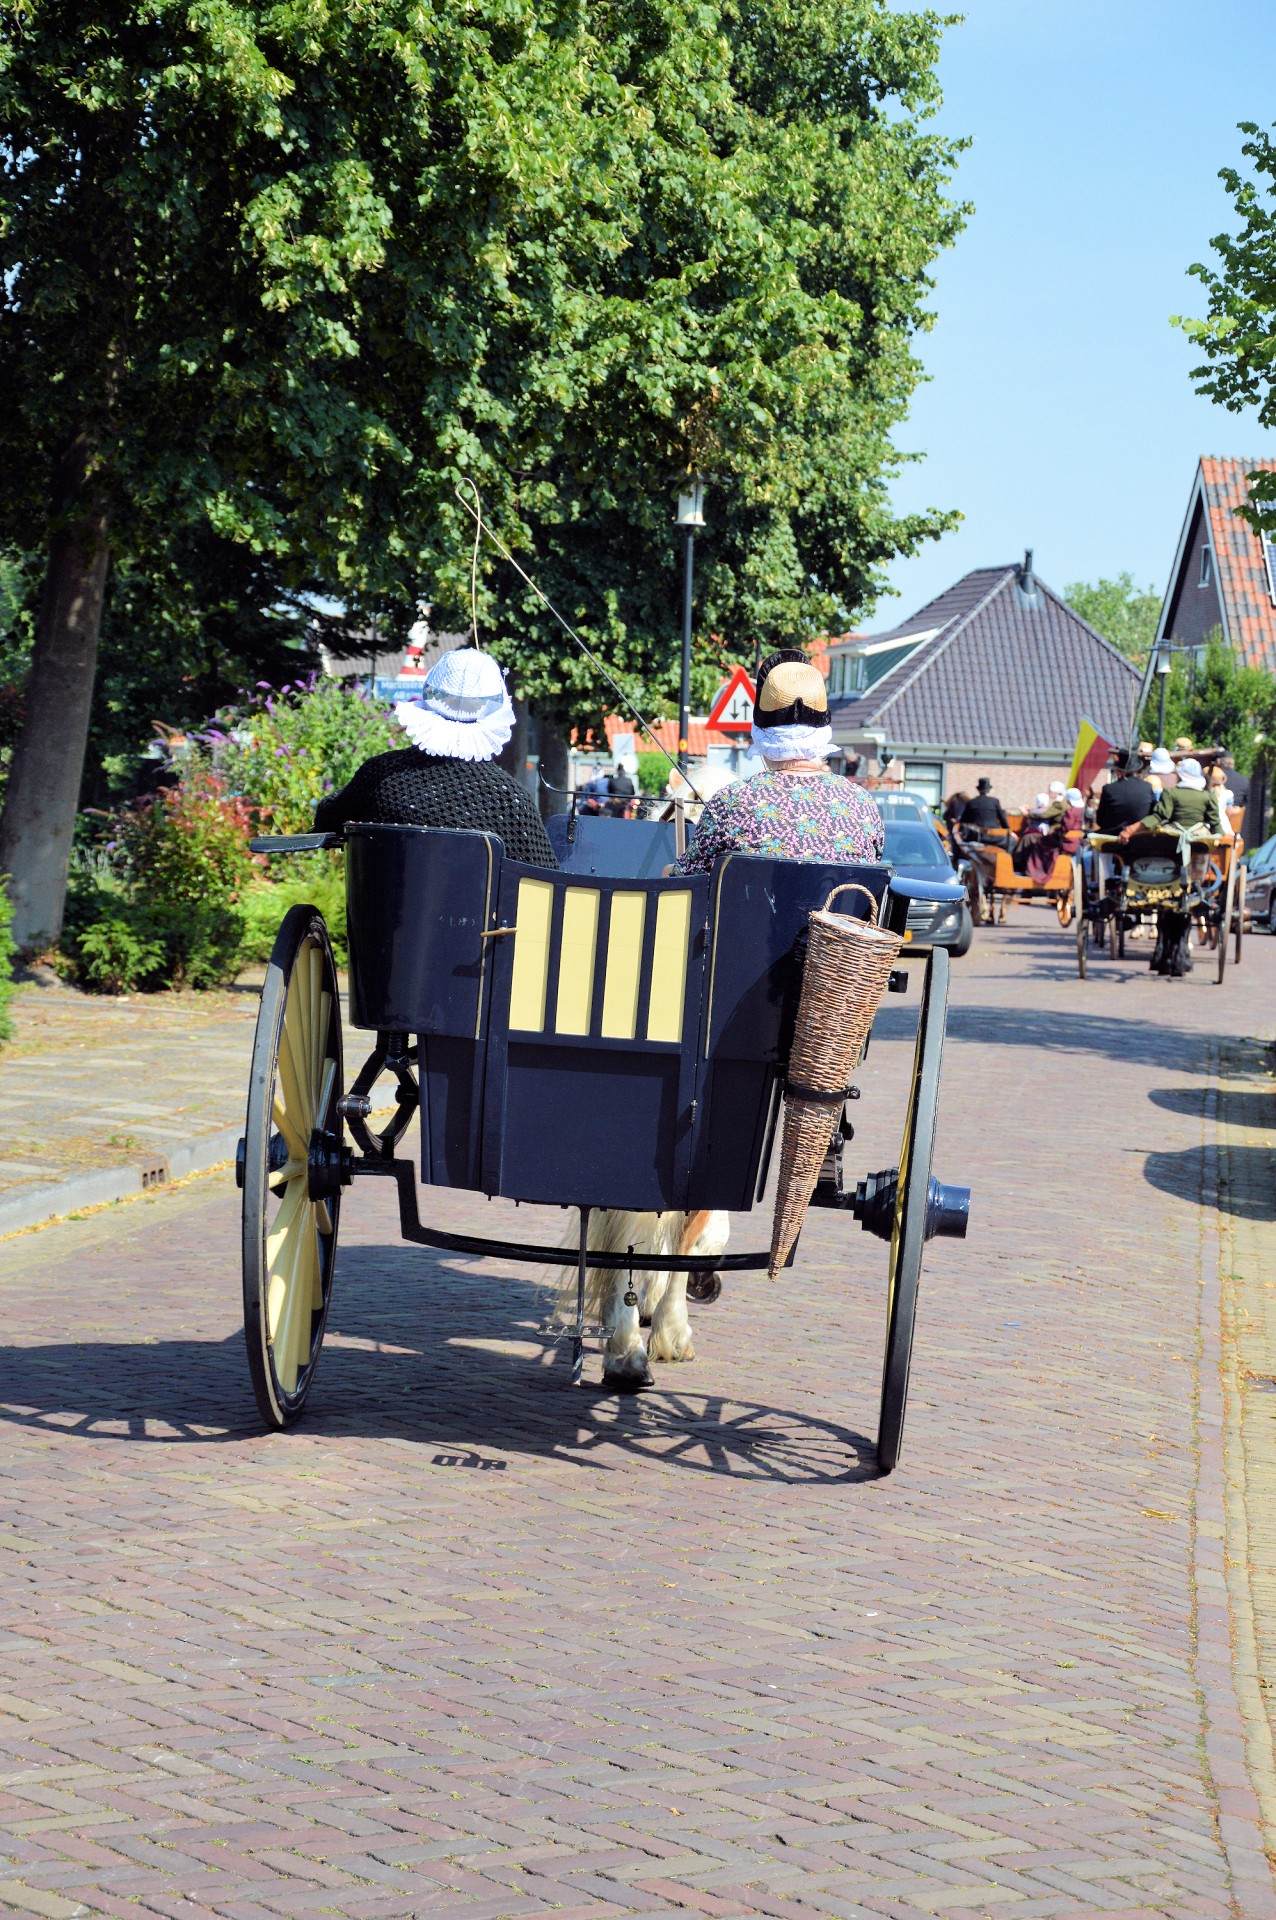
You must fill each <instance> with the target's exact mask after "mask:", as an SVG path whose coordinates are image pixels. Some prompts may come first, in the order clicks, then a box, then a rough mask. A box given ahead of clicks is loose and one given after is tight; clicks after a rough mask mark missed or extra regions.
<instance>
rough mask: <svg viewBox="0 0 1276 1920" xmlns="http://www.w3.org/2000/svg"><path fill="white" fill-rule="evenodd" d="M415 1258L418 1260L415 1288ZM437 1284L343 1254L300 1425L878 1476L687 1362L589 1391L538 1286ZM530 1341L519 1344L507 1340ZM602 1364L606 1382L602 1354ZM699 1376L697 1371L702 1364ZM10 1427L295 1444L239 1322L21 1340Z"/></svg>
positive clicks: (846, 1438) (858, 1439)
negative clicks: (277, 1430) (153, 1334)
mask: <svg viewBox="0 0 1276 1920" xmlns="http://www.w3.org/2000/svg"><path fill="white" fill-rule="evenodd" d="M407 1258H411V1259H412V1261H413V1264H414V1266H415V1268H416V1272H415V1274H414V1275H413V1277H412V1279H411V1280H410V1281H407V1280H405V1269H406V1266H407ZM431 1279H432V1280H433V1281H434V1282H435V1283H436V1284H435V1285H433V1286H429V1285H427V1286H425V1287H423V1286H422V1285H421V1284H420V1280H421V1270H420V1255H419V1253H415V1252H414V1253H413V1254H412V1255H410V1256H406V1257H405V1250H404V1249H400V1248H393V1249H387V1248H384V1247H377V1248H373V1247H366V1246H358V1245H356V1246H354V1247H352V1248H350V1249H349V1250H348V1252H347V1251H345V1250H343V1254H342V1258H341V1261H340V1264H339V1268H338V1290H337V1293H336V1295H335V1297H334V1302H333V1307H332V1312H331V1316H330V1320H329V1341H328V1345H327V1347H326V1348H325V1351H324V1354H323V1357H322V1361H321V1364H320V1368H319V1372H318V1376H317V1378H316V1382H315V1386H314V1390H313V1393H312V1396H311V1398H310V1401H309V1403H308V1405H307V1408H306V1412H305V1415H304V1416H303V1419H302V1422H301V1425H300V1428H299V1429H298V1431H299V1432H301V1433H304V1434H305V1435H306V1436H309V1437H311V1438H315V1439H329V1440H331V1439H372V1438H375V1437H377V1436H389V1437H392V1438H394V1439H397V1440H403V1441H409V1442H413V1443H417V1444H419V1445H420V1446H421V1448H422V1450H423V1453H424V1454H425V1456H426V1457H425V1459H424V1462H423V1464H425V1465H448V1466H457V1465H460V1466H464V1465H471V1464H473V1465H478V1464H480V1463H481V1459H486V1460H489V1461H490V1460H492V1459H497V1460H500V1459H504V1460H507V1461H513V1460H516V1459H519V1458H521V1459H524V1460H527V1459H539V1460H542V1461H550V1460H552V1461H554V1462H556V1463H563V1464H567V1465H574V1466H577V1467H582V1468H587V1469H592V1470H594V1471H610V1470H614V1469H617V1468H621V1467H623V1465H624V1460H625V1456H630V1457H637V1458H640V1459H642V1460H643V1461H645V1462H648V1463H650V1464H651V1465H652V1466H653V1467H654V1468H655V1469H656V1470H659V1469H660V1468H662V1467H663V1468H665V1469H667V1470H677V1471H691V1472H699V1473H708V1474H715V1475H721V1476H723V1477H725V1478H728V1479H731V1480H734V1481H758V1482H762V1483H767V1484H780V1485H818V1484H831V1483H836V1482H846V1481H856V1480H872V1479H875V1478H876V1477H877V1465H876V1455H875V1450H874V1446H873V1443H872V1442H871V1441H870V1440H869V1439H867V1438H866V1437H865V1436H864V1435H863V1434H860V1433H857V1432H855V1431H854V1430H852V1429H851V1428H849V1427H845V1426H842V1425H841V1424H839V1423H838V1422H837V1421H836V1420H830V1419H826V1418H822V1417H820V1416H819V1415H818V1414H815V1413H807V1412H805V1411H801V1412H799V1411H795V1410H794V1409H793V1408H791V1407H783V1406H778V1405H775V1404H771V1403H765V1402H759V1401H753V1400H749V1399H747V1398H737V1397H735V1396H734V1395H733V1396H730V1397H726V1396H723V1395H722V1394H720V1393H712V1392H706V1391H705V1390H704V1389H703V1388H697V1385H696V1383H695V1380H694V1377H690V1378H686V1379H684V1378H681V1377H679V1378H677V1379H676V1380H674V1381H671V1382H668V1384H666V1382H667V1381H668V1374H669V1372H670V1371H674V1372H676V1373H677V1374H678V1375H679V1376H681V1375H683V1373H684V1369H682V1368H678V1369H675V1370H670V1369H665V1368H661V1369H659V1370H658V1373H657V1379H658V1385H657V1388H656V1389H655V1390H654V1391H651V1392H648V1393H644V1394H641V1395H629V1396H623V1397H622V1396H616V1395H613V1394H610V1393H603V1392H601V1391H600V1390H599V1389H598V1388H596V1387H595V1388H591V1387H588V1386H587V1387H585V1388H583V1389H580V1390H575V1391H574V1390H573V1389H572V1388H570V1387H569V1386H568V1384H567V1364H568V1362H567V1349H566V1347H565V1345H559V1346H558V1347H557V1350H556V1351H551V1350H547V1348H546V1345H545V1343H544V1342H542V1341H541V1340H540V1339H539V1338H538V1337H537V1334H536V1332H535V1328H536V1326H537V1325H538V1323H539V1321H540V1319H541V1318H542V1312H543V1306H544V1295H543V1294H541V1293H540V1292H539V1291H538V1290H537V1289H536V1288H535V1287H533V1286H531V1285H529V1284H528V1283H527V1282H526V1281H525V1280H521V1281H520V1280H515V1281H499V1282H496V1283H495V1284H494V1283H493V1280H492V1278H491V1275H490V1274H489V1273H484V1272H483V1271H481V1270H480V1269H478V1268H477V1267H474V1268H461V1269H459V1270H458V1268H457V1266H455V1265H449V1266H448V1267H447V1268H446V1269H441V1268H436V1270H435V1272H434V1273H433V1274H432V1275H431ZM515 1343H517V1344H518V1345H519V1346H520V1347H521V1349H522V1350H521V1351H510V1350H509V1349H510V1347H511V1345H513V1344H515ZM537 1349H539V1351H537ZM589 1371H592V1372H593V1373H594V1375H595V1376H596V1375H597V1371H598V1358H597V1355H596V1354H594V1355H591V1356H590V1358H589V1361H588V1362H587V1373H588V1372H589ZM686 1371H687V1372H689V1373H690V1374H691V1375H692V1376H694V1373H695V1365H694V1363H693V1365H692V1367H691V1368H690V1369H689V1370H686ZM742 1384H743V1383H742ZM0 1421H3V1422H6V1423H8V1424H11V1425H16V1426H25V1427H35V1428H39V1429H42V1430H43V1431H45V1432H47V1433H52V1434H57V1435H58V1436H60V1437H65V1438H67V1439H81V1440H93V1441H98V1442H108V1443H109V1442H124V1443H139V1442H140V1443H144V1444H149V1445H166V1444H168V1445H171V1444H183V1443H185V1444H203V1445H216V1444H219V1443H221V1444H224V1443H227V1442H232V1441H233V1442H239V1443H244V1442H254V1441H255V1442H257V1443H259V1444H267V1445H275V1444H282V1445H286V1444H287V1439H286V1438H283V1439H278V1438H276V1437H274V1436H263V1433H262V1428H261V1425H260V1422H259V1420H258V1418H257V1414H256V1409H255V1408H254V1406H253V1403H252V1399H251V1395H250V1391H249V1388H248V1379H247V1366H246V1362H245V1358H244V1346H243V1339H242V1336H241V1335H239V1334H238V1333H235V1334H232V1335H231V1336H229V1337H227V1338H224V1339H221V1340H216V1339H208V1340H199V1339H173V1340H164V1339H160V1340H157V1341H154V1342H150V1343H145V1344H143V1343H141V1342H138V1343H137V1344H131V1343H129V1342H128V1341H125V1340H119V1341H103V1342H100V1343H90V1342H84V1341H78V1342H72V1343H66V1344H58V1345H48V1346H31V1347H16V1348H15V1347H10V1348H7V1349H5V1350H3V1351H0ZM435 1450H437V1451H438V1453H439V1454H440V1455H441V1456H443V1457H440V1458H435V1457H434V1452H435Z"/></svg>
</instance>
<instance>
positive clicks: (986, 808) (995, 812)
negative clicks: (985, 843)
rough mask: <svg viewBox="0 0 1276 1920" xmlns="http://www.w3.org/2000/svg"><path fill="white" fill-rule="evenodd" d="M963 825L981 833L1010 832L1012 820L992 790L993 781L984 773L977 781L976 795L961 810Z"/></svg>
mask: <svg viewBox="0 0 1276 1920" xmlns="http://www.w3.org/2000/svg"><path fill="white" fill-rule="evenodd" d="M961 824H962V826H963V827H975V828H977V829H978V830H979V832H980V833H999V832H1000V833H1006V834H1008V833H1009V832H1010V822H1009V820H1007V818H1006V815H1005V811H1004V809H1003V807H1002V804H1001V802H1000V800H999V799H998V798H997V796H996V794H995V793H994V792H993V790H992V781H991V780H990V779H989V778H988V776H987V774H983V775H981V776H980V778H979V779H978V780H977V781H976V782H975V797H974V799H973V800H967V802H966V804H965V806H964V807H963V808H962V810H961Z"/></svg>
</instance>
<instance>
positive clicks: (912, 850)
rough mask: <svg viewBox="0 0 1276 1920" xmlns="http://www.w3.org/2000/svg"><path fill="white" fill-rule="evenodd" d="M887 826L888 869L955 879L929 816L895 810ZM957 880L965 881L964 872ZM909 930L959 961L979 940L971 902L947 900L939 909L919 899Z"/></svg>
mask: <svg viewBox="0 0 1276 1920" xmlns="http://www.w3.org/2000/svg"><path fill="white" fill-rule="evenodd" d="M883 825H884V827H885V830H886V843H885V846H884V848H883V850H882V858H883V860H885V862H886V864H887V866H889V867H893V868H894V869H895V871H896V872H897V873H904V874H907V875H908V877H909V879H910V880H951V879H952V878H953V863H952V861H951V860H950V859H949V858H948V854H947V852H946V850H945V847H944V843H943V841H942V840H941V839H940V837H939V835H938V833H936V831H935V827H934V823H933V821H932V820H931V819H930V817H929V815H928V816H927V817H926V818H925V819H922V820H919V819H912V818H910V817H909V816H908V815H907V814H906V813H904V812H903V811H902V810H901V812H900V813H899V814H896V813H895V812H894V810H893V809H892V811H891V813H889V814H887V815H885V816H884V818H883ZM957 877H958V878H959V879H961V878H963V876H962V874H961V873H960V872H958V875H957ZM908 931H909V932H910V933H911V934H912V936H913V939H914V940H915V941H916V942H917V943H918V944H919V945H924V946H929V947H947V948H948V951H949V952H950V953H951V954H952V955H953V956H954V958H959V957H960V956H961V955H962V954H963V953H969V951H970V943H971V941H972V940H973V939H974V937H975V923H974V921H973V919H972V918H971V913H970V903H969V901H968V900H958V901H944V902H942V903H941V904H940V905H938V906H936V905H934V904H933V903H932V902H931V901H929V900H915V901H913V902H912V904H911V905H910V906H909V909H908Z"/></svg>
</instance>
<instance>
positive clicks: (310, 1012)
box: [306, 947, 328, 1113]
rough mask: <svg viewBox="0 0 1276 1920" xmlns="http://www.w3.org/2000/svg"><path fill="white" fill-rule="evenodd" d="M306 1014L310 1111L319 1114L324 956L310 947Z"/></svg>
mask: <svg viewBox="0 0 1276 1920" xmlns="http://www.w3.org/2000/svg"><path fill="white" fill-rule="evenodd" d="M306 965H307V973H306V988H307V999H306V1013H307V1016H308V1023H309V1033H308V1035H307V1038H308V1039H309V1041H310V1052H309V1054H308V1056H307V1058H308V1062H309V1066H310V1111H311V1112H312V1113H317V1112H318V1110H319V1109H318V1102H319V1081H320V1078H321V1076H322V1074H323V1057H324V1054H325V1053H326V1052H327V1050H328V1049H327V1044H326V1042H327V1035H326V1034H325V1033H324V1032H323V1030H322V1028H321V1027H320V1025H319V1002H320V998H321V989H322V987H323V955H322V954H321V953H320V951H319V949H318V947H310V948H308V949H307V952H306Z"/></svg>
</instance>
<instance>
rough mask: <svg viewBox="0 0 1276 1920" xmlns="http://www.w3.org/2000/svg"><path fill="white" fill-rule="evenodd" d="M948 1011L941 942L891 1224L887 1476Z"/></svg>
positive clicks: (905, 1369)
mask: <svg viewBox="0 0 1276 1920" xmlns="http://www.w3.org/2000/svg"><path fill="white" fill-rule="evenodd" d="M947 1011H948V955H947V954H946V953H945V952H944V950H943V948H942V947H937V948H936V949H935V950H934V951H933V952H932V954H931V957H930V960H929V961H928V962H927V986H926V991H925V997H924V999H923V1001H922V1009H921V1016H920V1018H919V1020H918V1025H917V1044H916V1047H915V1049H914V1052H913V1081H912V1090H911V1093H910V1096H909V1103H908V1115H907V1118H906V1119H905V1122H904V1137H903V1139H902V1140H901V1142H900V1152H899V1173H898V1175H897V1178H896V1185H895V1213H894V1218H893V1220H892V1222H891V1240H890V1265H889V1269H888V1280H887V1305H886V1354H885V1359H884V1362H883V1366H882V1399H881V1412H880V1417H879V1421H878V1429H877V1463H878V1466H879V1467H880V1468H881V1470H882V1472H883V1473H890V1472H891V1471H892V1470H893V1469H894V1468H895V1466H896V1465H897V1464H898V1461H899V1454H900V1445H901V1441H902V1439H903V1432H904V1415H905V1412H906V1410H907V1404H908V1380H909V1372H910V1369H911V1365H912V1353H913V1327H914V1323H915V1321H916V1317H917V1289H918V1283H919V1281H920V1279H921V1268H922V1254H923V1251H924V1249H925V1245H926V1208H927V1202H928V1197H929V1188H930V1165H931V1156H932V1153H933V1151H934V1145H935V1120H936V1116H937V1113H938V1110H939V1073H940V1066H941V1064H942V1059H943V1050H944V1025H945V1021H946V1018H947Z"/></svg>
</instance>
